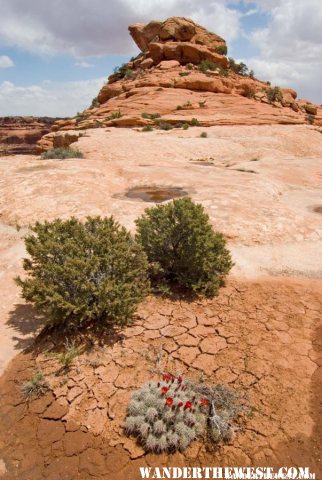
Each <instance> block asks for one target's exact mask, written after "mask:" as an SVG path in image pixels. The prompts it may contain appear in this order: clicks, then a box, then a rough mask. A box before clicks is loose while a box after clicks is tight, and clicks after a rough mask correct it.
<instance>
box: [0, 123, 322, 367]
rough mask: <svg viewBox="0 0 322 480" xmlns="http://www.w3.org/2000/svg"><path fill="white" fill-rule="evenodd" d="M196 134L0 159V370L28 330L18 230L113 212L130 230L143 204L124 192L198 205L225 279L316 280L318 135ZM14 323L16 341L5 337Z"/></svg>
mask: <svg viewBox="0 0 322 480" xmlns="http://www.w3.org/2000/svg"><path fill="white" fill-rule="evenodd" d="M206 130H207V133H208V138H200V133H201V132H202V131H203V129H202V128H198V127H197V128H191V129H189V130H187V131H181V130H172V131H170V132H165V131H154V132H146V133H144V132H141V131H136V130H128V129H117V128H111V129H109V130H108V131H106V130H105V129H94V130H89V131H88V132H87V134H86V136H83V137H81V138H80V139H79V140H78V142H77V143H76V144H75V145H77V148H79V149H80V150H81V151H83V152H84V156H85V158H83V159H70V160H63V161H62V160H41V159H40V158H39V157H35V156H20V157H19V156H16V157H4V158H2V159H1V164H2V171H3V174H2V176H1V179H0V188H1V207H0V213H1V217H0V221H1V231H0V234H1V257H0V265H1V272H2V273H1V277H0V287H1V288H0V295H1V302H0V304H1V322H0V331H1V336H2V338H3V339H4V340H3V346H2V348H1V349H0V364H1V367H0V368H3V366H4V364H5V363H6V362H7V361H8V360H9V359H10V358H11V357H12V355H13V354H14V351H15V350H16V349H20V348H21V347H22V346H24V345H26V344H27V339H26V337H27V338H28V336H29V335H30V334H31V333H32V332H33V331H34V325H35V323H36V319H35V318H34V317H33V316H30V315H28V310H26V311H24V309H23V307H19V312H18V315H16V314H15V305H19V304H21V300H20V299H19V292H18V289H17V288H16V286H15V284H14V282H13V278H14V277H15V276H16V275H18V274H21V258H22V257H23V255H24V246H23V241H22V238H21V237H22V236H23V235H24V234H25V233H26V229H27V227H28V225H29V224H30V223H34V222H35V221H36V220H40V221H41V220H45V219H53V218H56V217H63V218H67V217H69V216H70V215H76V216H78V217H80V218H85V217H86V216H87V215H110V214H113V215H114V216H115V217H116V218H117V219H118V220H119V221H120V222H121V223H122V224H124V225H125V226H126V227H128V228H130V229H133V228H134V220H135V218H137V217H138V216H139V215H140V214H141V213H142V212H143V211H144V209H145V208H146V207H148V206H151V205H153V203H146V202H143V201H141V200H136V199H133V198H128V197H127V192H128V191H129V190H130V189H132V188H134V187H151V186H152V187H161V188H162V189H165V190H166V189H167V188H168V187H181V188H183V190H184V191H186V192H187V193H188V194H189V195H191V197H192V198H193V200H195V201H197V202H201V203H202V204H203V205H204V206H205V208H206V211H207V212H208V213H209V215H210V218H211V221H212V223H213V225H214V226H215V228H217V229H219V230H222V231H223V232H224V234H225V235H226V237H227V239H228V242H229V247H230V248H231V250H232V253H233V258H234V261H235V263H236V265H235V267H234V269H233V272H232V273H233V274H234V275H238V276H240V275H241V276H247V277H249V278H254V277H255V278H256V277H258V276H263V275H264V276H265V275H283V276H293V275H295V276H300V277H309V278H321V277H322V257H321V254H320V252H321V251H322V227H321V219H322V216H321V211H320V210H319V209H320V208H321V205H322V201H321V198H322V196H321V187H322V159H321V152H322V135H321V132H320V131H318V130H317V129H315V128H314V127H309V126H301V125H298V126H278V125H277V126H270V127H268V126H257V127H249V126H239V127H237V126H235V127H209V128H207V129H206ZM76 133H77V132H76ZM70 135H73V132H70ZM17 230H19V231H17ZM10 312H11V313H10ZM16 317H18V319H19V317H21V319H20V323H21V324H22V325H23V326H24V330H25V332H24V335H22V332H21V331H19V332H17V331H15V326H14V319H15V318H16ZM8 322H9V323H8Z"/></svg>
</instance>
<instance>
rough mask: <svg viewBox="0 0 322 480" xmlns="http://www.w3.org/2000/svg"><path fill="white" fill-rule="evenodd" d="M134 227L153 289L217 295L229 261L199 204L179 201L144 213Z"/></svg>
mask: <svg viewBox="0 0 322 480" xmlns="http://www.w3.org/2000/svg"><path fill="white" fill-rule="evenodd" d="M136 225H137V235H136V239H137V241H138V242H139V243H140V244H141V245H142V247H143V249H144V251H145V252H146V254H147V257H148V260H149V262H150V275H151V279H152V281H153V283H154V285H155V286H156V288H158V285H170V286H175V285H177V286H179V287H181V288H184V289H186V290H187V291H189V292H191V293H195V294H205V295H208V296H212V295H215V294H216V293H217V291H218V289H219V287H220V286H221V285H222V283H223V279H224V277H225V275H226V274H227V273H228V272H229V270H230V268H231V267H232V261H231V256H230V253H229V251H228V250H227V249H226V242H225V239H224V237H223V235H222V234H221V233H219V232H215V231H214V230H213V228H212V226H211V224H210V221H209V216H208V215H207V214H206V213H205V211H204V208H203V207H202V205H200V204H195V203H194V202H193V201H192V200H191V199H190V198H187V197H186V198H180V199H177V200H174V201H173V202H171V203H168V204H166V205H158V206H156V207H153V208H150V209H147V210H145V213H144V214H143V215H142V216H141V217H140V218H139V219H137V221H136Z"/></svg>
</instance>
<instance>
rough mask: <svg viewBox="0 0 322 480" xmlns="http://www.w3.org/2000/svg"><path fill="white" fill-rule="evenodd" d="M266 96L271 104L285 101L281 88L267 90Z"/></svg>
mask: <svg viewBox="0 0 322 480" xmlns="http://www.w3.org/2000/svg"><path fill="white" fill-rule="evenodd" d="M266 96H267V99H268V100H269V101H270V102H271V103H273V102H280V101H282V100H283V94H282V91H281V89H280V88H279V87H274V88H267V89H266Z"/></svg>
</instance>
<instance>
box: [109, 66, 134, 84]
mask: <svg viewBox="0 0 322 480" xmlns="http://www.w3.org/2000/svg"><path fill="white" fill-rule="evenodd" d="M114 75H116V76H117V78H118V79H119V80H121V79H123V78H124V79H125V80H129V79H131V78H132V77H133V76H134V71H133V70H132V69H131V68H129V67H128V65H127V63H123V65H121V66H120V67H115V68H114Z"/></svg>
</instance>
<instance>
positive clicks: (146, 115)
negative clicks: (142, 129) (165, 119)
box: [141, 112, 161, 120]
mask: <svg viewBox="0 0 322 480" xmlns="http://www.w3.org/2000/svg"><path fill="white" fill-rule="evenodd" d="M141 117H142V118H146V119H148V120H155V119H156V118H161V115H160V113H146V112H144V113H142V114H141Z"/></svg>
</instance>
